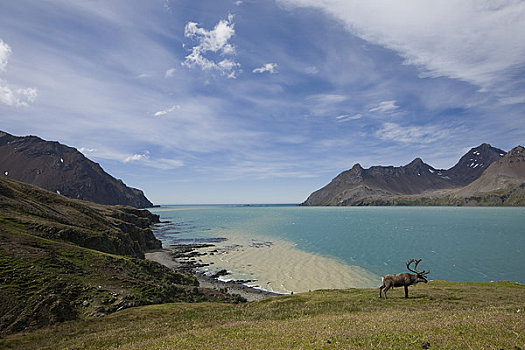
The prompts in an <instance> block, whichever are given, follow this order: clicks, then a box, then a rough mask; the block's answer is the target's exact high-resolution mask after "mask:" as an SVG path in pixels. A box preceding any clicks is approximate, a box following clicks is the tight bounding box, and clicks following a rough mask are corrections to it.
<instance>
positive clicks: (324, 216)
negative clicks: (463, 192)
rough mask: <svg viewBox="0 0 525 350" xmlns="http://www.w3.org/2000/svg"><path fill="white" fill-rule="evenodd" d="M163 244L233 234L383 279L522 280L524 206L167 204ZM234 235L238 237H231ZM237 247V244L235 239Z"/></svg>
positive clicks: (524, 276) (162, 212)
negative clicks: (423, 275)
mask: <svg viewBox="0 0 525 350" xmlns="http://www.w3.org/2000/svg"><path fill="white" fill-rule="evenodd" d="M151 211H152V212H154V213H156V214H159V215H160V216H161V220H163V221H169V223H165V224H163V225H161V227H160V228H158V229H156V231H155V234H156V236H157V237H158V238H159V239H161V240H162V241H163V244H164V245H170V244H192V243H212V244H213V243H214V242H221V241H224V240H225V237H228V239H229V240H232V241H235V233H239V232H242V233H243V234H244V235H248V236H253V237H264V238H265V239H270V240H271V239H276V240H285V241H288V242H291V243H293V245H294V246H295V248H297V249H299V250H301V251H304V252H306V253H311V254H315V255H316V256H323V257H326V258H329V259H333V260H334V261H337V262H339V263H342V264H346V265H349V266H357V267H360V268H362V269H364V270H366V271H367V272H369V273H370V274H373V275H375V276H377V277H378V278H379V276H381V275H385V274H391V273H399V272H406V262H407V261H408V260H409V259H422V261H421V263H420V265H419V269H421V270H430V275H429V279H432V280H448V281H464V282H482V281H500V280H509V281H514V282H518V283H522V284H524V283H525V208H524V207H517V208H502V207H301V206H297V205H195V206H162V207H160V208H155V209H153V210H151ZM232 237H233V238H232ZM230 243H231V244H235V242H230Z"/></svg>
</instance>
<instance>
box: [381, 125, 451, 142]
mask: <svg viewBox="0 0 525 350" xmlns="http://www.w3.org/2000/svg"><path fill="white" fill-rule="evenodd" d="M375 136H376V137H378V138H380V139H382V140H387V141H395V142H401V143H423V144H427V143H432V142H435V141H438V140H443V139H445V138H447V137H450V131H449V130H448V129H446V128H443V127H442V126H434V125H430V126H401V125H399V124H396V123H383V125H382V126H381V128H380V129H379V130H377V131H376V132H375Z"/></svg>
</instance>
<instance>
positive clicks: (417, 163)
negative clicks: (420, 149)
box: [407, 157, 425, 166]
mask: <svg viewBox="0 0 525 350" xmlns="http://www.w3.org/2000/svg"><path fill="white" fill-rule="evenodd" d="M424 164H425V163H424V162H423V160H422V159H421V158H419V157H417V158H416V159H414V160H413V161H411V162H410V163H409V164H408V165H407V166H421V165H424Z"/></svg>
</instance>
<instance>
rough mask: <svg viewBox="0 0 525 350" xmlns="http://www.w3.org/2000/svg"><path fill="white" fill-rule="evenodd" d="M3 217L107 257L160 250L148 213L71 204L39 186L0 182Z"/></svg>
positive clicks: (49, 236) (44, 235)
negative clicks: (103, 253) (97, 251)
mask: <svg viewBox="0 0 525 350" xmlns="http://www.w3.org/2000/svg"><path fill="white" fill-rule="evenodd" d="M0 216H2V217H7V218H11V219H13V220H16V221H17V222H19V223H21V224H23V225H24V226H25V227H26V228H27V229H30V230H31V231H32V233H33V234H35V235H38V236H41V237H44V238H49V239H59V240H64V241H69V242H74V243H76V244H78V245H80V246H83V247H86V248H91V249H96V250H100V251H104V252H106V253H114V254H122V255H129V256H134V257H142V258H143V257H144V250H147V249H154V248H159V247H160V245H161V243H160V241H158V240H156V239H155V237H154V235H153V233H152V232H151V229H150V228H149V226H150V225H151V224H153V223H154V221H155V219H158V218H156V217H155V216H153V215H152V214H151V213H149V212H147V211H140V210H137V209H135V208H131V207H125V206H104V205H99V204H95V203H90V202H86V201H80V200H72V199H69V198H66V197H64V196H61V195H58V194H56V193H52V192H49V191H46V190H43V189H41V188H38V187H36V186H32V185H28V184H24V183H22V182H18V181H12V180H7V179H0Z"/></svg>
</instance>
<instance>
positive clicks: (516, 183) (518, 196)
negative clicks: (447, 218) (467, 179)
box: [450, 146, 525, 205]
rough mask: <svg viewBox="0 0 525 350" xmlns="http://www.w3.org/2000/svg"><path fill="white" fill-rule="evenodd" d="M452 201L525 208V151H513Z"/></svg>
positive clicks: (456, 194)
mask: <svg viewBox="0 0 525 350" xmlns="http://www.w3.org/2000/svg"><path fill="white" fill-rule="evenodd" d="M450 197H451V198H453V199H463V200H464V201H466V202H471V203H479V204H484V203H493V204H495V205H525V148H523V147H522V146H518V147H515V148H513V149H512V150H511V151H509V153H507V154H506V155H505V157H503V158H502V159H500V160H498V161H496V162H494V163H492V164H491V165H490V166H489V167H488V168H487V170H485V171H484V172H483V174H482V175H481V176H480V177H479V178H478V179H476V180H475V181H473V182H472V183H470V184H468V185H467V186H465V187H463V188H461V189H459V190H457V191H455V192H454V193H453V194H452V195H451V196H450Z"/></svg>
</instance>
